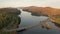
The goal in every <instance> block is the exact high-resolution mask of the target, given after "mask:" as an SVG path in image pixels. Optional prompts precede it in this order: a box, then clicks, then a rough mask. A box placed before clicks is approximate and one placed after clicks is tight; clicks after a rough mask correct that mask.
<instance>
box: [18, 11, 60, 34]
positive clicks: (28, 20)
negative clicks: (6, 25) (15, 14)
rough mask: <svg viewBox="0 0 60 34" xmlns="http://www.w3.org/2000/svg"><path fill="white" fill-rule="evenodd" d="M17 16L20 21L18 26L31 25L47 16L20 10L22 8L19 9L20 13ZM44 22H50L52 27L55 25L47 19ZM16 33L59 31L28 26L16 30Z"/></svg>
mask: <svg viewBox="0 0 60 34" xmlns="http://www.w3.org/2000/svg"><path fill="white" fill-rule="evenodd" d="M19 16H20V17H21V23H20V25H19V27H27V26H32V25H35V24H37V23H40V21H44V20H46V19H47V18H48V17H45V16H32V15H31V13H29V12H26V11H22V10H21V15H19ZM46 22H47V23H48V24H50V25H51V26H52V28H55V27H56V26H55V25H54V23H52V22H51V21H49V20H47V21H46ZM17 34H60V31H59V30H53V29H49V30H48V29H45V28H42V27H41V26H37V27H34V28H30V29H27V30H25V31H22V32H17Z"/></svg>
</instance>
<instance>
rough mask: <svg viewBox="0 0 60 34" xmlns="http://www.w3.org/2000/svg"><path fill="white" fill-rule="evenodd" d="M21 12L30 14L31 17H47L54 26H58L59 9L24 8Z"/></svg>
mask: <svg viewBox="0 0 60 34" xmlns="http://www.w3.org/2000/svg"><path fill="white" fill-rule="evenodd" d="M23 11H27V12H31V15H33V16H47V17H49V19H50V20H51V21H52V22H53V23H54V24H59V25H60V9H56V8H52V7H36V6H30V7H24V8H23Z"/></svg>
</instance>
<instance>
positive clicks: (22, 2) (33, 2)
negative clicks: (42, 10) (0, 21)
mask: <svg viewBox="0 0 60 34" xmlns="http://www.w3.org/2000/svg"><path fill="white" fill-rule="evenodd" d="M26 6H39V7H45V6H48V7H57V8H60V0H0V8H1V7H26Z"/></svg>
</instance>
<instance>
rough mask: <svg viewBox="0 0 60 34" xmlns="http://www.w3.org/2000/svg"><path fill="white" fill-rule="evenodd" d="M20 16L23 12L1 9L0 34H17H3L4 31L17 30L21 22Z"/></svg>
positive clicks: (14, 32) (9, 33)
mask: <svg viewBox="0 0 60 34" xmlns="http://www.w3.org/2000/svg"><path fill="white" fill-rule="evenodd" d="M19 14H21V11H20V10H18V9H16V8H0V34H16V31H13V32H3V29H16V28H17V27H18V25H19V24H20V22H21V18H20V17H19V16H18V15H19Z"/></svg>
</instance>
